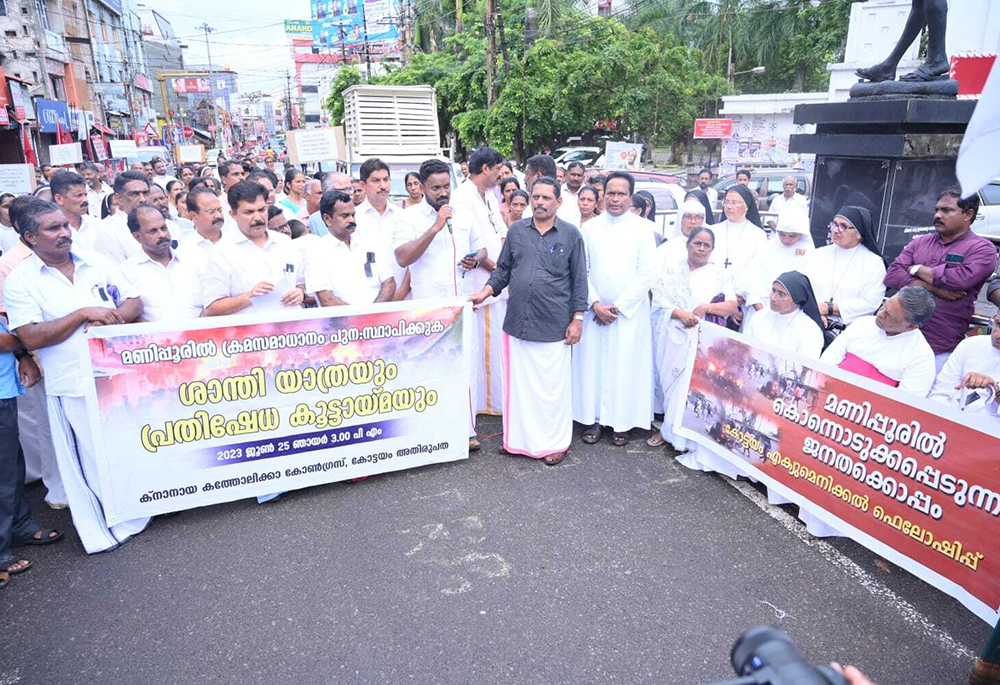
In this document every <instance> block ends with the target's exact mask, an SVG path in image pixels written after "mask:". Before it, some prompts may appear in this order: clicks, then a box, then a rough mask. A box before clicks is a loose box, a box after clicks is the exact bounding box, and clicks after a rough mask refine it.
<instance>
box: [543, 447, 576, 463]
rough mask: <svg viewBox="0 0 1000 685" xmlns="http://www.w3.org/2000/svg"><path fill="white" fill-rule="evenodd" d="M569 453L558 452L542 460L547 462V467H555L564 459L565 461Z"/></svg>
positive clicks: (567, 451)
mask: <svg viewBox="0 0 1000 685" xmlns="http://www.w3.org/2000/svg"><path fill="white" fill-rule="evenodd" d="M568 453H569V450H566V451H565V452H557V453H556V454H550V455H548V456H547V457H544V458H543V459H542V461H544V462H545V465H546V466H555V465H556V464H558V463H559V462H561V461H562V460H563V459H565V458H566V455H567V454H568Z"/></svg>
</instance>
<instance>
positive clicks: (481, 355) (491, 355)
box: [472, 299, 507, 416]
mask: <svg viewBox="0 0 1000 685" xmlns="http://www.w3.org/2000/svg"><path fill="white" fill-rule="evenodd" d="M506 314H507V300H505V299H498V300H494V301H493V302H492V303H491V304H488V305H485V306H483V307H480V308H479V309H478V310H476V335H477V338H478V339H477V341H476V342H477V345H476V348H475V349H476V356H475V357H473V360H472V364H473V367H474V368H475V374H476V385H475V392H476V394H475V396H474V397H473V405H474V407H475V410H476V414H489V415H490V416H500V414H501V413H502V412H503V369H502V368H501V364H502V362H501V361H500V357H501V351H500V346H501V340H502V336H503V320H504V316H505V315H506Z"/></svg>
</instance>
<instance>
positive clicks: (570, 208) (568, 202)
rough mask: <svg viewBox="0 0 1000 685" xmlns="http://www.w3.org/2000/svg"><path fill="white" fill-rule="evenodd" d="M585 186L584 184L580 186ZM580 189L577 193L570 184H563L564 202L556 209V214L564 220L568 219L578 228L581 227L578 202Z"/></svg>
mask: <svg viewBox="0 0 1000 685" xmlns="http://www.w3.org/2000/svg"><path fill="white" fill-rule="evenodd" d="M580 188H583V186H580ZM579 194H580V191H579V190H577V191H576V192H575V193H574V192H573V191H572V190H570V189H569V186H567V185H565V184H564V185H563V187H562V195H561V197H562V204H561V205H559V209H558V210H557V211H556V216H558V217H559V218H560V219H562V220H563V221H568V222H569V223H571V224H573V225H574V226H576V227H577V228H580V218H581V217H580V205H579V204H578V203H577V197H578V196H579Z"/></svg>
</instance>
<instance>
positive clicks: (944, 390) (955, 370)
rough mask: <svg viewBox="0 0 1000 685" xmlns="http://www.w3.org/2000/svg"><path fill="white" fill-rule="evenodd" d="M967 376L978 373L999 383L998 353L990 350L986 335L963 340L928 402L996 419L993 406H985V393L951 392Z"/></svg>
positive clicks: (940, 375) (939, 375) (946, 365)
mask: <svg viewBox="0 0 1000 685" xmlns="http://www.w3.org/2000/svg"><path fill="white" fill-rule="evenodd" d="M967 373H982V374H985V375H987V376H989V377H990V378H992V379H993V380H994V381H1000V350H998V349H997V348H995V347H993V341H992V340H991V339H990V336H989V335H977V336H975V337H972V338H966V339H965V340H963V341H962V342H960V343H959V344H958V347H956V348H955V351H954V352H952V353H951V356H950V357H948V361H947V362H945V365H944V368H942V369H941V373H939V374H938V377H937V380H936V381H935V382H934V389H933V390H931V395H930V397H931V399H932V400H934V401H936V402H940V403H941V404H946V405H949V406H951V407H953V408H955V409H958V410H959V411H965V412H969V413H970V414H973V415H975V416H976V417H980V416H983V417H986V416H988V417H991V418H993V419H1000V416H998V415H997V403H996V402H995V401H994V402H990V403H989V404H987V403H986V401H985V400H986V399H987V398H988V394H987V393H986V392H984V391H982V390H968V389H963V390H956V389H955V386H957V385H958V384H959V383H961V382H962V379H963V378H965V374H967Z"/></svg>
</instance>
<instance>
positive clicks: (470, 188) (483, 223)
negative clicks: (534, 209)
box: [451, 183, 508, 304]
mask: <svg viewBox="0 0 1000 685" xmlns="http://www.w3.org/2000/svg"><path fill="white" fill-rule="evenodd" d="M451 206H452V208H455V207H459V208H461V209H462V210H463V213H464V214H466V215H467V216H471V217H472V220H473V221H475V222H476V228H477V229H478V230H479V235H480V236H481V237H482V239H483V246H484V247H485V248H486V256H487V257H489V258H490V259H492V260H493V261H494V262H495V261H496V260H498V259H499V258H500V249H501V248H502V247H503V241H504V240H505V239H506V238H507V223H506V222H505V221H504V220H503V214H501V213H500V203H499V202H497V199H496V195H494V193H493V192H492V191H489V190H487V191H486V193H485V198H484V197H483V196H481V195H480V194H479V188H478V187H477V186H476V184H475V183H466V184H464V185H462V186H460V187H459V188H458V190H456V191H455V194H454V195H453V196H452V198H451ZM462 256H465V255H464V254H463V255H462ZM465 277H466V279H469V278H471V279H472V283H473V288H474V291H478V290H482V289H483V287H484V286H485V285H486V281H488V280H490V272H489V271H487V270H486V269H484V268H482V267H479V268H477V269H473V270H472V271H470V272H469V273H468V274H466V276H465ZM507 291H508V289H507V288H504V290H503V292H501V293H500V297H501V299H506V298H507V295H506V293H507ZM493 301H494V298H492V297H491V298H490V299H488V300H487V301H486V304H489V303H491V302H493Z"/></svg>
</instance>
